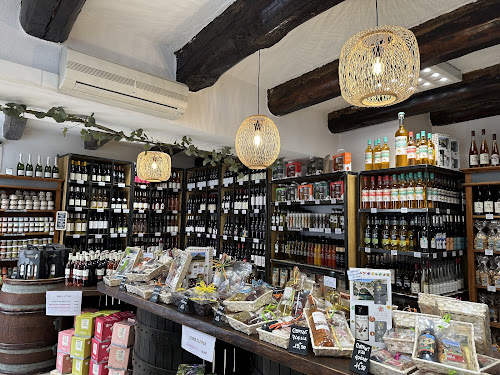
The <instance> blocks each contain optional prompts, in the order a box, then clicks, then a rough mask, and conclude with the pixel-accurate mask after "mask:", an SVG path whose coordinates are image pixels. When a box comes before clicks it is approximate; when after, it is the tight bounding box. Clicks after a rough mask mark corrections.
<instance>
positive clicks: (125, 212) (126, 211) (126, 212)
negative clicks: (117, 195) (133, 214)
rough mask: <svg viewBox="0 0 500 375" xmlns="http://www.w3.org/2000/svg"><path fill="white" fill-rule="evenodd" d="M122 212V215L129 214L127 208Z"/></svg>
mask: <svg viewBox="0 0 500 375" xmlns="http://www.w3.org/2000/svg"><path fill="white" fill-rule="evenodd" d="M122 211H123V213H124V214H128V213H129V212H130V210H129V209H128V208H124V209H123V210H122Z"/></svg>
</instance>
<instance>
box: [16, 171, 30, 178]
mask: <svg viewBox="0 0 500 375" xmlns="http://www.w3.org/2000/svg"><path fill="white" fill-rule="evenodd" d="M18 176H21V175H20V174H18ZM26 177H33V171H26Z"/></svg>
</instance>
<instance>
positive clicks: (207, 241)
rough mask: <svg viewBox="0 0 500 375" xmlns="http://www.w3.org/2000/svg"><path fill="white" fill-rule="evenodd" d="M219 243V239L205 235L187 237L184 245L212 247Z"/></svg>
mask: <svg viewBox="0 0 500 375" xmlns="http://www.w3.org/2000/svg"><path fill="white" fill-rule="evenodd" d="M218 243H219V240H216V239H213V238H206V237H203V236H202V237H188V238H187V241H186V247H189V246H196V247H207V246H208V247H213V248H214V249H216V248H217V244H218Z"/></svg>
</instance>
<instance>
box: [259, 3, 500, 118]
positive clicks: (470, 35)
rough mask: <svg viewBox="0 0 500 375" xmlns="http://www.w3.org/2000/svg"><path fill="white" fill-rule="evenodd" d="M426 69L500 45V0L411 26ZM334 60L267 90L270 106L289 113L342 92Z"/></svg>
mask: <svg viewBox="0 0 500 375" xmlns="http://www.w3.org/2000/svg"><path fill="white" fill-rule="evenodd" d="M411 30H412V31H413V32H414V34H415V36H416V38H417V41H418V45H419V49H420V65H421V68H422V69H423V68H426V67H429V66H432V65H436V64H438V63H442V62H445V61H448V60H451V59H454V58H457V57H460V56H464V55H466V54H468V53H471V52H474V51H478V50H481V49H483V48H487V47H491V46H494V45H497V44H500V2H499V1H498V0H478V1H476V2H474V3H471V4H467V5H464V6H463V7H460V8H458V9H456V10H454V11H452V12H449V13H445V14H443V15H440V16H438V17H436V18H433V19H431V20H429V21H427V22H424V23H423V24H421V25H419V26H416V27H414V28H412V29H411ZM338 64H339V61H338V60H335V61H332V62H331V63H328V64H326V65H324V66H322V67H319V68H317V69H314V70H312V71H310V72H308V73H305V74H303V75H301V76H299V77H297V78H294V79H292V80H290V81H287V82H285V83H282V84H280V85H278V86H276V87H273V88H272V89H269V90H268V92H267V101H268V107H269V110H270V111H271V113H272V114H274V115H276V116H282V115H286V114H288V113H291V112H295V111H298V110H300V109H303V108H307V107H310V106H312V105H315V104H318V103H321V102H324V101H326V100H329V99H333V98H336V97H338V96H340V95H341V93H340V86H339V76H338Z"/></svg>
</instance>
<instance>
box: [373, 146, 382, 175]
mask: <svg viewBox="0 0 500 375" xmlns="http://www.w3.org/2000/svg"><path fill="white" fill-rule="evenodd" d="M381 168H382V148H380V138H377V140H376V141H375V147H374V149H373V170H379V169H381Z"/></svg>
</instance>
